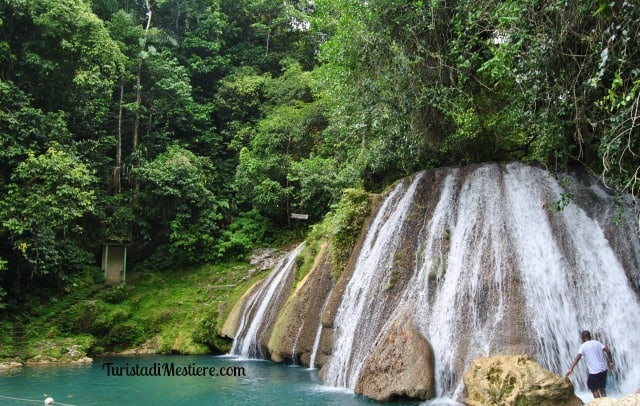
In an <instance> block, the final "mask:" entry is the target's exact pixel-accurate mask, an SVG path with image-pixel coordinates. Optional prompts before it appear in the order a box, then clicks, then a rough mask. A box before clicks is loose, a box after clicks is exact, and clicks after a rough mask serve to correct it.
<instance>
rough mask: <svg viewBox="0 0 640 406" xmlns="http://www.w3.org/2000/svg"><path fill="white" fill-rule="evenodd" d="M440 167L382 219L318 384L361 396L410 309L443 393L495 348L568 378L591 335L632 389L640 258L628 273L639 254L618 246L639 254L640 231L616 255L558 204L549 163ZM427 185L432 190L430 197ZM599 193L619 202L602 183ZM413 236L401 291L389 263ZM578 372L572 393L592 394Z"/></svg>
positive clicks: (347, 296)
mask: <svg viewBox="0 0 640 406" xmlns="http://www.w3.org/2000/svg"><path fill="white" fill-rule="evenodd" d="M439 173H440V174H441V176H440V178H438V177H437V176H431V177H427V176H426V175H425V173H420V174H418V175H417V176H415V178H414V179H413V181H412V182H411V184H410V185H409V186H407V182H402V183H400V184H398V185H397V186H396V187H395V188H394V189H393V190H392V191H391V192H390V193H389V194H388V196H387V197H386V199H385V200H384V202H383V203H382V205H381V207H380V209H379V211H378V212H377V213H376V215H375V217H374V220H373V222H372V224H371V226H370V228H369V230H368V231H367V234H366V236H365V239H364V243H363V247H362V250H361V252H360V253H359V254H358V256H357V260H356V262H355V265H354V269H353V275H352V276H351V279H350V280H349V282H348V284H347V286H346V288H345V292H344V294H343V296H342V302H341V303H340V305H339V307H338V310H337V312H336V317H335V320H334V325H335V331H334V345H333V353H332V355H331V358H330V359H329V361H328V363H327V364H326V365H325V366H324V367H323V374H324V377H323V379H324V382H325V383H326V384H329V385H332V386H340V387H348V388H352V389H353V388H354V387H355V382H356V381H357V378H358V375H359V373H360V371H361V369H362V366H363V363H364V362H365V359H366V356H367V354H368V352H369V351H370V350H371V348H373V345H374V343H375V342H376V340H378V339H380V337H381V336H382V335H383V333H384V332H385V330H386V329H387V327H388V326H390V325H391V324H392V323H393V321H394V320H396V319H397V318H399V317H401V316H402V315H406V314H409V315H411V318H412V321H413V323H414V324H415V325H416V326H417V327H418V328H419V330H420V331H421V333H422V334H423V335H424V337H425V338H426V339H427V340H428V341H429V342H430V344H431V346H432V347H433V350H434V354H435V358H436V359H435V377H436V393H437V396H449V397H454V398H455V397H458V396H459V395H460V393H461V390H462V373H463V372H464V371H465V370H466V369H467V368H468V367H469V365H470V363H471V362H472V361H473V359H475V358H478V357H481V356H488V355H494V354H498V353H505V352H507V353H523V352H524V353H528V354H530V355H531V356H532V358H533V359H534V360H536V361H537V362H539V363H540V364H541V365H542V366H543V367H545V368H547V369H549V370H551V371H553V372H555V373H557V374H561V375H564V373H565V372H566V370H567V369H568V367H569V365H570V364H571V362H572V361H573V358H574V357H575V355H576V353H577V350H578V347H579V345H580V336H579V333H580V331H581V330H583V329H589V330H591V331H592V333H594V335H595V338H597V339H599V340H600V341H602V342H604V343H605V344H606V345H607V346H608V347H609V348H610V349H611V350H612V353H613V356H614V358H615V362H616V365H617V368H618V372H617V377H618V382H619V388H620V390H621V391H622V392H626V393H629V392H632V391H636V390H637V389H638V388H637V387H636V386H634V385H637V382H638V380H639V379H640V354H638V352H637V351H636V349H637V348H640V336H638V334H637V332H640V302H639V298H638V292H637V286H636V287H633V286H632V284H631V283H630V282H629V279H630V278H631V276H630V275H635V278H637V274H638V269H637V267H638V263H637V262H633V261H632V262H631V263H629V261H627V264H626V268H625V266H624V265H623V263H622V262H621V260H619V257H620V256H621V255H625V256H626V258H636V259H637V258H638V257H639V255H638V254H639V253H638V252H628V253H626V254H621V253H620V252H619V251H620V250H621V249H627V250H636V249H637V247H638V244H637V239H638V236H637V235H636V234H633V233H629V234H628V236H626V237H623V238H627V239H628V240H629V241H630V243H629V244H628V245H629V248H624V247H623V248H620V247H618V250H617V251H618V252H617V251H616V250H614V248H613V247H612V245H611V242H610V239H608V238H607V234H606V233H605V229H609V228H611V227H615V225H613V224H612V223H607V224H605V223H603V222H602V219H600V220H599V219H595V218H594V216H593V214H592V215H589V214H588V213H587V211H585V209H584V208H581V207H580V206H579V205H578V204H575V203H569V204H568V205H567V206H566V207H564V209H562V210H554V209H553V204H554V203H555V202H557V201H559V200H561V198H562V195H563V193H565V192H566V191H565V190H564V189H563V187H561V186H560V184H559V183H558V181H557V180H556V179H555V178H553V177H552V176H551V175H550V174H549V173H548V172H546V171H544V170H542V169H538V168H533V167H530V166H526V165H522V164H509V165H497V164H487V165H480V166H475V167H469V168H464V170H463V169H444V170H441V171H440V172H439ZM427 178H428V179H430V181H431V182H433V185H427V187H426V190H427V191H429V190H430V192H423V189H425V188H424V187H420V185H422V183H423V182H426V181H427ZM591 187H592V188H594V190H596V189H598V188H600V186H597V184H594V185H592V186H591ZM421 193H430V194H431V195H429V196H423V195H421ZM597 194H600V195H601V196H602V198H603V199H609V201H608V202H609V203H611V202H612V201H613V199H612V198H611V197H609V195H608V193H607V192H606V191H605V190H604V189H602V190H600V189H598V190H597ZM420 199H422V200H420ZM418 200H420V202H421V203H420V204H417V203H415V202H416V201H418ZM607 204H608V203H607ZM416 213H419V214H420V215H417V214H416ZM407 230H409V231H407ZM412 230H415V232H413V234H415V235H417V237H416V238H415V245H414V246H411V247H410V249H409V251H411V252H413V253H414V258H413V259H412V260H411V261H410V263H411V268H410V269H407V270H405V271H406V272H408V273H409V277H408V282H407V283H406V284H405V285H403V286H402V287H401V289H400V288H398V290H399V292H398V293H395V294H393V292H394V289H392V287H391V284H392V282H391V280H392V277H393V275H392V274H393V272H397V270H393V269H392V268H393V264H394V260H395V256H396V255H398V252H399V250H400V248H401V247H402V248H403V249H405V251H406V247H405V245H406V244H410V243H411V242H409V241H406V235H407V234H408V233H409V234H411V233H412ZM623 231H624V230H623V227H621V228H620V229H619V230H612V231H610V232H613V233H615V232H623ZM403 238H404V239H405V240H403ZM634 247H635V248H634ZM630 268H633V269H630ZM582 364H584V362H582V363H581V366H580V368H581V369H580V370H576V372H575V373H574V375H573V376H572V380H573V381H574V383H575V384H576V386H577V390H578V391H586V390H587V389H586V383H585V377H586V368H585V367H584V365H582Z"/></svg>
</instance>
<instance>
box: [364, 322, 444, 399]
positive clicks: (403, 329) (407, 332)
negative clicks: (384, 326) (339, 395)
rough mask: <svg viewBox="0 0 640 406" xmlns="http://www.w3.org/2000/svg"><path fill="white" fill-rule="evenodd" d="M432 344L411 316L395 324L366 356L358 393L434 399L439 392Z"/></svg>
mask: <svg viewBox="0 0 640 406" xmlns="http://www.w3.org/2000/svg"><path fill="white" fill-rule="evenodd" d="M433 369H434V356H433V350H432V349H431V345H430V344H429V342H428V341H427V340H426V339H425V338H424V336H423V335H422V334H421V333H420V332H419V331H418V329H417V328H416V327H415V326H414V325H413V323H412V322H411V321H410V319H409V318H408V317H403V318H402V319H400V320H399V321H396V322H395V323H393V325H392V326H391V328H389V331H388V332H387V335H386V336H385V337H384V338H383V339H382V340H379V341H378V342H377V344H376V345H375V347H374V349H373V351H372V352H371V355H369V357H368V358H367V359H366V361H365V365H364V367H363V368H362V371H361V373H360V375H359V376H358V381H357V382H356V387H355V392H356V393H358V394H362V395H363V396H365V397H368V398H371V399H374V400H378V401H390V400H394V399H408V398H409V399H421V400H426V399H431V398H433V397H434V395H435V380H434V374H433Z"/></svg>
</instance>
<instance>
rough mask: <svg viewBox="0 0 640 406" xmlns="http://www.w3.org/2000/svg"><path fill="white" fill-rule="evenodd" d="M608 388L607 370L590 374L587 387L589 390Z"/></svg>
mask: <svg viewBox="0 0 640 406" xmlns="http://www.w3.org/2000/svg"><path fill="white" fill-rule="evenodd" d="M606 386H607V370H606V369H605V370H604V371H602V372H600V373H597V374H593V375H591V374H589V376H588V377H587V387H589V390H592V391H593V390H596V389H604V388H605V387H606Z"/></svg>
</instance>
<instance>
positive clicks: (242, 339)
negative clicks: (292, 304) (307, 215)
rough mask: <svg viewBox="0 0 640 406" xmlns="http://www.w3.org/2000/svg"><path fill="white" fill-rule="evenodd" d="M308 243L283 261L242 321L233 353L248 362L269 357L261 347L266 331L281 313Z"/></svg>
mask: <svg viewBox="0 0 640 406" xmlns="http://www.w3.org/2000/svg"><path fill="white" fill-rule="evenodd" d="M303 247H304V243H303V244H300V245H298V246H297V247H296V248H295V249H294V250H293V251H291V252H290V253H289V254H288V255H287V256H286V257H284V258H283V259H281V260H280V261H279V262H278V263H277V264H276V266H275V267H274V269H273V270H272V271H271V273H270V274H269V276H267V277H266V278H265V280H264V281H263V282H262V284H261V285H260V287H259V288H258V290H257V291H256V292H255V293H254V294H253V295H252V296H251V297H250V298H249V300H248V301H247V304H246V306H245V309H244V312H243V314H242V319H241V320H240V325H239V327H238V331H237V333H236V338H235V339H234V340H233V345H232V347H231V351H230V353H231V354H232V355H238V356H241V357H246V358H264V357H265V354H263V351H262V349H261V345H260V343H261V342H262V341H263V339H264V336H265V334H266V333H265V331H266V330H268V326H269V325H270V323H272V321H273V320H275V317H276V315H277V312H278V310H279V308H278V306H276V305H275V304H276V302H278V301H279V300H281V299H282V296H283V294H286V293H287V291H288V288H289V286H288V285H287V281H288V280H289V279H290V276H291V275H292V272H293V271H294V269H295V259H296V257H297V256H298V255H299V254H300V252H301V251H302V248H303Z"/></svg>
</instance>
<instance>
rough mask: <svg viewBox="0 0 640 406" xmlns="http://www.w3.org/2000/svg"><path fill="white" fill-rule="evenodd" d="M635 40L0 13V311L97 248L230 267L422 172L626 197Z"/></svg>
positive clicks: (146, 4) (632, 158) (8, 1)
mask: <svg viewBox="0 0 640 406" xmlns="http://www.w3.org/2000/svg"><path fill="white" fill-rule="evenodd" d="M639 25H640V5H639V4H638V3H637V2H632V1H626V0H621V1H603V0H589V1H565V0H562V1H560V0H508V1H497V0H490V1H479V0H454V1H446V2H445V1H438V0H375V1H364V0H314V1H311V0H285V1H265V0H234V1H229V0H194V1H183V0H30V1H23V0H0V157H1V159H0V168H1V173H0V194H1V195H2V201H1V202H0V300H5V301H7V300H9V301H11V300H20V297H21V295H23V294H24V293H25V292H28V291H29V290H30V289H31V288H32V287H33V286H35V285H36V284H43V283H45V284H49V285H50V286H52V288H55V289H57V290H58V291H60V292H63V291H65V289H66V288H67V287H68V286H69V283H70V282H69V281H71V280H73V278H75V277H77V276H79V275H81V274H82V273H83V272H87V270H89V269H92V268H95V267H96V264H97V263H98V262H97V255H98V253H99V252H100V251H99V249H100V245H101V243H102V242H103V241H105V240H113V239H115V240H122V241H126V242H127V243H129V244H130V252H131V263H132V264H134V265H135V264H139V263H142V262H144V261H151V263H153V264H155V265H157V266H159V267H169V266H171V265H174V264H189V265H193V264H198V263H204V262H214V261H217V260H220V259H223V258H228V257H230V256H238V255H240V256H241V255H244V254H245V253H246V252H247V251H248V250H250V249H251V248H253V247H254V246H256V245H258V244H261V243H265V242H269V241H274V240H276V239H279V238H282V237H281V236H282V235H285V236H286V235H291V233H292V232H300V231H302V232H303V231H304V229H305V227H307V226H308V225H309V224H312V223H313V222H315V221H318V220H320V219H321V218H322V217H323V216H324V215H325V214H326V213H327V211H328V210H330V208H331V207H332V206H333V205H336V204H337V203H338V201H339V199H340V196H341V195H342V191H343V190H344V189H347V188H360V189H365V190H380V189H383V188H384V187H386V186H387V185H388V184H389V183H390V182H392V181H394V180H396V179H398V178H399V177H402V176H405V175H408V174H410V173H412V172H414V171H416V170H420V169H424V168H429V167H436V166H442V165H459V164H465V163H470V162H482V161H489V160H498V161H507V160H520V161H525V162H530V163H534V164H537V165H542V166H545V167H547V168H549V169H551V170H553V171H562V170H563V169H565V168H566V167H567V166H568V165H574V164H581V165H584V166H585V167H587V168H589V169H590V170H592V171H593V172H594V173H597V174H602V175H603V176H604V178H605V179H606V181H607V182H608V183H609V184H611V185H612V186H613V187H616V188H618V190H620V191H629V192H632V193H636V194H637V192H638V180H639V177H640V158H639V156H640V145H639V143H640V136H639V135H640V134H639V125H640V122H639V118H640V113H639V108H640V68H638V66H640V38H639V37H638V35H639V34H638V30H637V27H638V26H639ZM292 213H304V214H308V215H309V220H308V221H307V222H306V223H304V222H300V221H297V220H292V219H291V214H292ZM0 308H1V306H0Z"/></svg>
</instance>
